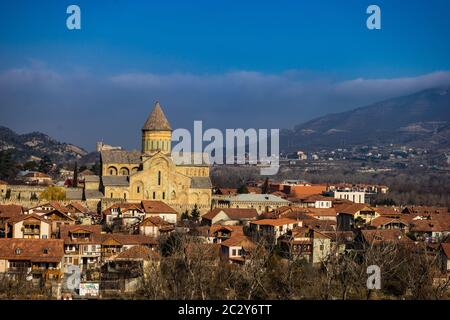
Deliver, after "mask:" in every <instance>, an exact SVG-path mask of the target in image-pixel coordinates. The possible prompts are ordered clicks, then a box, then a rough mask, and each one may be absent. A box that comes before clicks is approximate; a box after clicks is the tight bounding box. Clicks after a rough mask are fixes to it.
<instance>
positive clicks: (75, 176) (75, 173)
mask: <svg viewBox="0 0 450 320" xmlns="http://www.w3.org/2000/svg"><path fill="white" fill-rule="evenodd" d="M72 187H74V188H77V187H78V162H75V168H74V169H73V181H72Z"/></svg>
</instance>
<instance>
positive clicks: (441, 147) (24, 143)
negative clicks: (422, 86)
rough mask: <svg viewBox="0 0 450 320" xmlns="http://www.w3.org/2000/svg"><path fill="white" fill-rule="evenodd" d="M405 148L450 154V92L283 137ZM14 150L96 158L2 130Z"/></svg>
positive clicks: (293, 147) (330, 119)
mask: <svg viewBox="0 0 450 320" xmlns="http://www.w3.org/2000/svg"><path fill="white" fill-rule="evenodd" d="M390 143H393V144H402V145H405V146H411V147H423V148H426V149H434V150H437V151H443V152H448V151H449V150H450V88H449V87H447V88H433V89H428V90H424V91H421V92H417V93H414V94H411V95H408V96H403V97H398V98H393V99H388V100H385V101H381V102H377V103H374V104H371V105H369V106H364V107H360V108H357V109H353V110H350V111H345V112H340V113H334V114H328V115H325V116H322V117H319V118H316V119H313V120H310V121H307V122H305V123H303V124H299V125H297V126H295V127H294V128H293V129H284V130H281V132H280V150H281V151H284V152H292V151H297V150H299V149H301V150H306V151H313V150H318V149H321V148H344V147H346V148H347V147H351V146H358V145H370V144H372V145H379V144H390ZM2 150H12V151H13V153H14V156H15V158H16V159H17V160H19V161H26V160H29V159H30V158H31V159H33V158H37V159H39V158H42V157H43V156H44V155H48V156H49V157H50V158H51V159H52V160H53V161H55V162H56V163H62V162H70V161H75V160H76V161H79V163H84V162H86V163H93V162H95V161H97V160H98V153H97V152H92V153H88V152H87V151H86V150H84V149H83V148H81V147H78V146H75V145H73V144H70V143H64V142H58V141H56V140H55V139H53V138H51V137H49V136H47V135H46V134H43V133H40V132H32V133H28V134H17V133H15V132H14V131H12V130H11V129H9V128H6V127H1V126H0V151H2Z"/></svg>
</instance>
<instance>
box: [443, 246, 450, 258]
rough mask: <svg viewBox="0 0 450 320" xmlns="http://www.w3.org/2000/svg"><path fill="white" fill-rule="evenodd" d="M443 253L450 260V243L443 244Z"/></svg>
mask: <svg viewBox="0 0 450 320" xmlns="http://www.w3.org/2000/svg"><path fill="white" fill-rule="evenodd" d="M441 248H442V252H443V253H444V254H445V256H446V257H447V259H449V260H450V243H441Z"/></svg>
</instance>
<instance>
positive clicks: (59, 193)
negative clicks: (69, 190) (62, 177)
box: [41, 186, 66, 200]
mask: <svg viewBox="0 0 450 320" xmlns="http://www.w3.org/2000/svg"><path fill="white" fill-rule="evenodd" d="M41 199H45V200H65V199H66V191H65V190H64V189H63V188H60V187H54V186H50V187H47V188H46V189H45V190H44V191H43V192H42V193H41Z"/></svg>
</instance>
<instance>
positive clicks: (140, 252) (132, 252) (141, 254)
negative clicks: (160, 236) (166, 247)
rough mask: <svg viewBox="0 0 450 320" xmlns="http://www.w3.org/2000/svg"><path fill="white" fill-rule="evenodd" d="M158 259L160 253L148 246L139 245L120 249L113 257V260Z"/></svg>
mask: <svg viewBox="0 0 450 320" xmlns="http://www.w3.org/2000/svg"><path fill="white" fill-rule="evenodd" d="M158 259H160V255H159V254H158V253H157V252H156V251H153V250H152V249H150V248H149V247H145V246H140V245H138V246H134V247H131V248H130V249H127V250H125V251H122V252H121V253H119V254H118V255H117V256H116V257H114V258H113V260H124V261H133V260H134V261H135V260H138V261H152V260H158Z"/></svg>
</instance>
